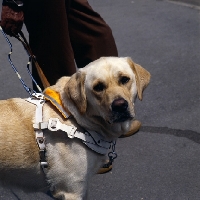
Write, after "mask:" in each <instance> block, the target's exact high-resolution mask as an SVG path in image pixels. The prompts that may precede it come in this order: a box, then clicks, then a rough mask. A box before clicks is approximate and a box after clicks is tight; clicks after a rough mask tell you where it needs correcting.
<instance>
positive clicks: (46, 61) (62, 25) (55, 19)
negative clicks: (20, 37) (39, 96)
mask: <svg viewBox="0 0 200 200" xmlns="http://www.w3.org/2000/svg"><path fill="white" fill-rule="evenodd" d="M24 15H25V24H26V27H27V30H28V32H29V41H30V46H31V48H32V51H33V53H34V55H35V56H36V59H37V61H38V63H39V64H40V67H41V68H42V70H43V72H44V74H45V76H46V77H47V80H48V81H49V82H50V85H53V84H55V83H56V81H57V80H58V79H59V78H60V77H61V76H70V75H72V74H73V73H75V72H76V67H75V62H74V54H73V50H72V47H71V42H70V38H69V33H68V20H67V15H66V10H65V0H59V1H55V0H25V2H24ZM32 71H33V76H34V78H35V79H36V81H37V82H38V83H39V85H40V86H41V82H40V79H39V77H38V74H37V72H36V69H35V67H34V66H33V70H32Z"/></svg>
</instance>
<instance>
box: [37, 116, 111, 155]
mask: <svg viewBox="0 0 200 200" xmlns="http://www.w3.org/2000/svg"><path fill="white" fill-rule="evenodd" d="M33 127H34V129H35V130H36V129H38V128H41V129H49V130H50V131H58V130H61V131H64V132H66V133H67V135H68V137H69V138H78V139H81V140H82V141H83V143H84V144H86V145H87V146H88V147H89V148H90V149H92V150H93V151H95V152H97V153H99V154H103V155H105V154H106V153H107V150H108V149H109V148H110V145H111V143H112V141H106V140H105V139H104V138H103V137H102V136H101V135H100V134H99V133H97V132H95V131H86V132H80V131H77V128H76V127H75V126H69V125H66V124H62V123H61V122H60V120H59V119H58V118H50V119H49V120H48V121H47V122H41V123H35V124H33Z"/></svg>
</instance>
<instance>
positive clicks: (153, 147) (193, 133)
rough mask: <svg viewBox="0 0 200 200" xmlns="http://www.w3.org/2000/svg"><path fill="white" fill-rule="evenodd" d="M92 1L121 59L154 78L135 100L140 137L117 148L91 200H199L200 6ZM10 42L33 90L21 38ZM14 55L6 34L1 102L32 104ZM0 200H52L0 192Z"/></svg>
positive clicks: (152, 0)
mask: <svg viewBox="0 0 200 200" xmlns="http://www.w3.org/2000/svg"><path fill="white" fill-rule="evenodd" d="M89 2H90V4H91V5H92V7H93V8H94V10H96V11H97V12H99V13H100V14H101V16H102V17H103V18H104V19H105V21H106V22H107V23H108V24H109V25H110V27H111V28H112V31H113V35H114V37H115V40H116V44H117V47H118V50H119V56H129V57H131V58H132V59H133V60H134V61H135V62H136V63H138V64H140V65H142V66H143V67H144V68H146V69H147V70H148V71H149V72H150V73H151V75H152V78H151V83H150V85H149V86H148V88H147V89H146V90H145V91H144V97H143V100H142V102H141V101H139V100H137V101H136V117H137V119H139V120H140V121H141V122H142V124H143V126H142V128H141V130H140V131H139V132H138V133H137V134H135V135H134V136H132V137H129V138H124V139H119V140H118V141H117V146H116V151H117V153H118V158H117V159H116V160H115V162H114V166H113V170H112V171H111V172H110V173H108V174H105V175H96V176H94V179H93V180H92V182H91V183H90V186H89V200H107V199H111V200H121V199H124V200H130V199H133V200H199V199H200V173H199V171H200V156H199V155H200V146H199V145H200V9H199V8H200V7H198V5H196V4H195V5H194V4H192V5H190V4H185V1H183V2H184V3H180V1H179V2H178V3H177V4H176V3H174V2H173V3H172V2H170V1H165V0H132V1H131V0H123V1H121V0H115V1H113V0H107V1H106V2H105V1H99V0H89ZM191 2H198V1H196V0H193V1H189V0H188V2H187V3H191ZM24 32H25V33H26V30H25V29H24ZM26 35H27V36H28V34H27V33H26ZM11 42H12V44H13V54H12V59H13V62H14V64H15V66H16V67H17V68H18V70H19V73H20V74H21V76H22V77H23V79H24V81H25V82H26V83H27V85H30V86H31V81H30V78H29V77H28V74H27V72H26V63H27V61H28V58H27V55H26V53H25V51H24V49H23V48H22V46H21V44H20V43H19V42H18V41H17V40H16V39H14V38H11ZM8 52H9V46H8V44H7V42H6V41H5V39H4V37H3V36H2V34H1V33H0V85H1V90H0V99H7V98H11V97H28V93H26V91H25V90H24V89H23V87H22V85H21V84H20V82H19V80H18V78H17V77H16V75H15V73H14V72H13V70H12V69H11V67H10V65H9V63H8V61H7V53H8ZM0 199H2V200H6V199H8V200H16V199H20V200H27V199H32V200H38V199H42V200H43V199H44V200H48V199H52V198H51V197H50V196H49V195H48V194H43V193H29V194H27V193H25V192H23V191H22V190H18V189H15V190H10V189H5V188H3V187H0Z"/></svg>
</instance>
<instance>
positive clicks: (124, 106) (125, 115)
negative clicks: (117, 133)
mask: <svg viewBox="0 0 200 200" xmlns="http://www.w3.org/2000/svg"><path fill="white" fill-rule="evenodd" d="M111 109H112V116H111V121H112V122H113V123H118V122H124V121H127V120H130V119H133V116H132V115H131V113H130V111H129V106H128V102H127V101H126V100H125V99H124V98H118V99H115V100H114V101H113V102H112V104H111Z"/></svg>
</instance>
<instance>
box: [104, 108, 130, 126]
mask: <svg viewBox="0 0 200 200" xmlns="http://www.w3.org/2000/svg"><path fill="white" fill-rule="evenodd" d="M133 118H134V116H132V115H131V114H130V112H128V111H126V112H112V116H111V117H110V118H109V120H108V121H107V122H108V123H109V124H113V123H121V122H125V121H128V120H132V119H133Z"/></svg>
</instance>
